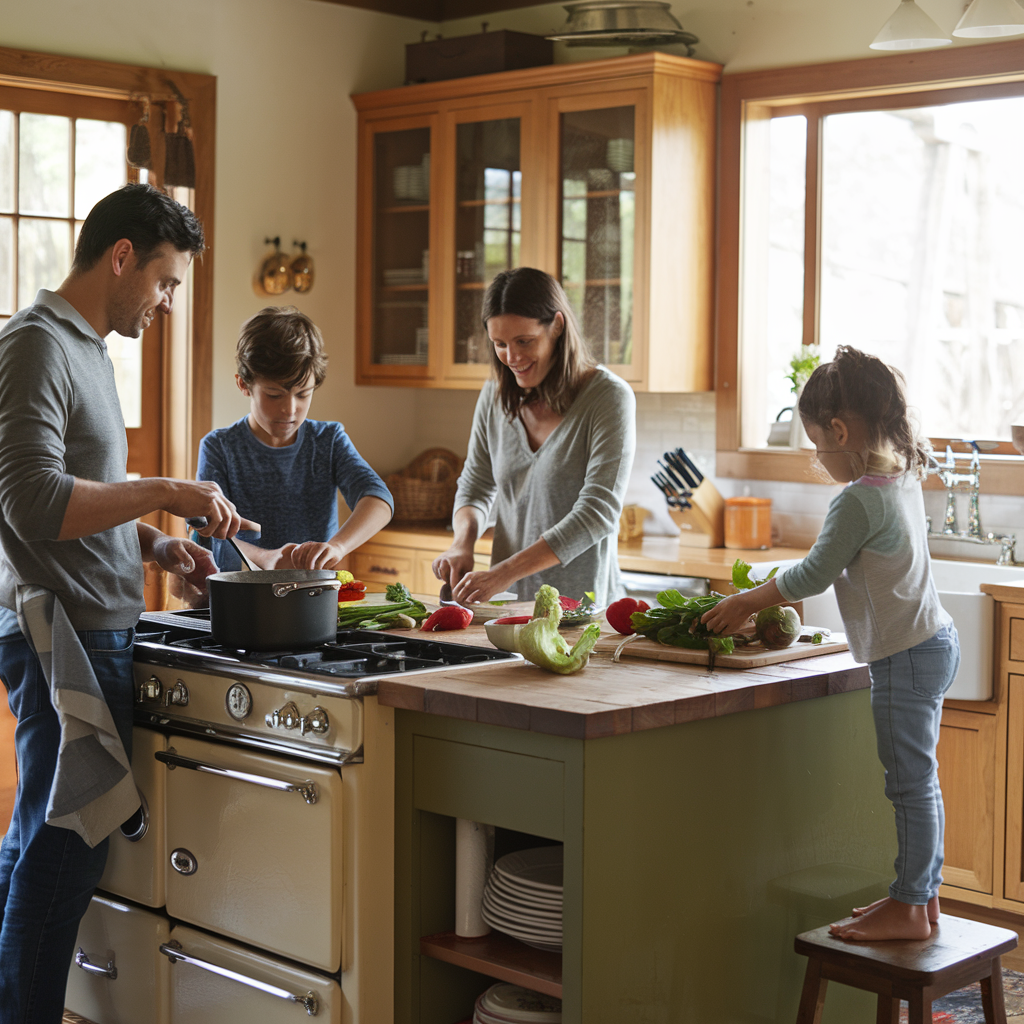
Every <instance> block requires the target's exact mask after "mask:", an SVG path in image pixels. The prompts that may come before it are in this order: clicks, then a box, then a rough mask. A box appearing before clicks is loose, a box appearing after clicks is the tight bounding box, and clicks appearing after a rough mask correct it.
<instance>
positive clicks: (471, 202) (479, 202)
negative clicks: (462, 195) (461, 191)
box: [459, 196, 522, 209]
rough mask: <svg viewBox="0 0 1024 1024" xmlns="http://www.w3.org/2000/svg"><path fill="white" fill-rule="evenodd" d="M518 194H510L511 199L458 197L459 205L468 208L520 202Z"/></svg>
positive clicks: (508, 204)
mask: <svg viewBox="0 0 1024 1024" xmlns="http://www.w3.org/2000/svg"><path fill="white" fill-rule="evenodd" d="M521 202H522V199H521V198H520V197H519V196H512V198H511V199H460V200H459V207H460V208H461V209H469V208H470V207H474V206H510V205H511V204H513V203H521Z"/></svg>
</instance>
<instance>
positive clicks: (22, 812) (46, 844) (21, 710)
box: [0, 629, 135, 1024]
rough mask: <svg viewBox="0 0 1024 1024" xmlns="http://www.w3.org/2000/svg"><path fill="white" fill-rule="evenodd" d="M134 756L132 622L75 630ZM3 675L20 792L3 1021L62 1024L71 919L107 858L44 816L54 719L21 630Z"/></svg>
mask: <svg viewBox="0 0 1024 1024" xmlns="http://www.w3.org/2000/svg"><path fill="white" fill-rule="evenodd" d="M78 635H79V637H80V638H81V640H82V645H83V646H84V647H85V650H86V652H87V653H88V655H89V660H90V662H91V663H92V666H93V670H94V671H95V673H96V679H97V682H98V683H99V685H100V688H101V689H102V690H103V693H104V694H105V696H106V698H107V704H108V705H109V706H110V712H111V714H112V715H113V718H114V723H115V725H116V726H117V731H118V733H119V734H120V736H121V742H122V743H124V748H125V751H126V752H127V753H128V756H129V757H130V756H131V750H132V747H131V743H132V704H133V699H132V697H133V686H132V648H133V645H134V639H135V634H134V630H131V629H123V630H91V631H88V632H83V633H79V634H78ZM0 679H2V680H3V682H4V685H5V686H6V687H7V694H8V704H9V705H10V708H11V712H12V713H13V714H14V717H15V718H16V719H17V720H18V725H17V728H16V730H15V733H14V742H15V748H16V750H17V753H18V793H17V797H16V800H15V804H14V816H13V817H12V819H11V827H10V829H9V830H8V832H7V834H6V835H5V836H4V839H3V844H2V845H0V1024H60V1020H61V1017H62V1015H63V1012H64V991H65V988H66V987H67V977H68V969H69V967H70V965H71V958H72V956H73V955H74V945H75V938H76V936H77V934H78V923H79V921H80V920H81V919H82V916H83V915H84V914H85V912H86V910H87V909H88V907H89V900H90V898H91V897H92V893H93V890H94V889H95V888H96V884H97V883H98V882H99V880H100V876H101V875H102V874H103V867H104V865H105V864H106V860H107V841H106V840H104V841H103V842H102V843H100V844H99V845H98V846H97V847H95V849H91V850H90V849H89V847H88V846H86V844H85V843H84V842H83V840H82V839H81V837H80V836H79V835H78V834H77V833H75V832H71V831H69V830H68V829H63V828H55V827H54V826H52V825H47V824H46V804H47V801H48V800H49V796H50V784H51V783H52V781H53V774H54V770H55V768H56V764H57V752H58V750H59V748H60V725H59V723H58V720H57V713H56V712H55V711H54V710H53V706H52V705H51V704H50V691H49V687H48V686H47V684H46V678H45V676H44V675H43V670H42V667H41V666H40V664H39V660H38V659H37V658H36V656H35V654H34V653H33V651H32V648H31V647H30V646H29V644H28V643H27V642H26V640H25V638H24V637H23V636H22V635H21V634H20V633H17V634H15V635H14V636H10V637H4V638H2V639H0Z"/></svg>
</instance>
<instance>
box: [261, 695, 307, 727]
mask: <svg viewBox="0 0 1024 1024" xmlns="http://www.w3.org/2000/svg"><path fill="white" fill-rule="evenodd" d="M266 722H267V725H268V726H270V728H271V729H297V728H299V725H300V724H301V722H302V716H301V715H300V714H299V709H298V708H297V707H296V706H295V702H294V701H288V703H287V704H285V706H284V707H283V708H278V709H277V710H276V711H271V712H270V714H269V715H267V718H266Z"/></svg>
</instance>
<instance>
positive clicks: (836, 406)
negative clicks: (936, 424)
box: [799, 345, 931, 476]
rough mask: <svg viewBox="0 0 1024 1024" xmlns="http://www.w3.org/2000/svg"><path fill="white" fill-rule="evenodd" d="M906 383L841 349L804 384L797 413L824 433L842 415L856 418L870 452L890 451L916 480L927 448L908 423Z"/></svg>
mask: <svg viewBox="0 0 1024 1024" xmlns="http://www.w3.org/2000/svg"><path fill="white" fill-rule="evenodd" d="M905 383H906V382H905V380H904V377H903V374H902V373H900V371H899V370H897V369H895V368H893V367H891V366H887V365H886V364H885V363H883V362H882V360H881V359H879V358H878V357H877V356H872V355H868V354H867V353H866V352H861V351H859V350H858V349H855V348H850V346H848V345H840V346H839V348H837V349H836V354H835V358H834V359H833V360H832V361H831V362H830V363H822V365H821V366H819V367H818V368H817V369H816V370H815V371H814V373H812V374H811V376H810V377H809V378H808V380H807V383H806V384H804V388H803V391H802V393H801V395H800V404H799V413H800V415H801V416H803V417H804V419H806V420H808V421H809V422H810V423H814V424H815V425H816V426H818V427H820V428H821V429H822V430H828V429H829V427H830V425H831V423H832V420H833V419H835V418H836V417H838V418H839V419H842V418H843V414H844V413H846V414H853V415H855V416H859V417H860V419H861V420H862V421H863V423H864V426H865V428H866V430H867V434H868V449H869V451H870V452H876V453H884V452H886V451H891V452H892V453H893V454H895V455H896V456H897V458H898V459H900V461H901V462H902V463H903V467H904V470H905V472H908V473H911V472H912V473H915V474H916V475H918V476H920V475H921V474H922V472H923V470H924V467H925V465H926V464H927V462H928V456H929V454H930V452H931V448H930V446H929V445H928V443H927V442H926V441H924V440H923V439H921V438H919V437H918V436H917V435H916V433H915V432H914V428H913V426H912V425H911V423H910V418H909V416H908V415H907V399H906V395H905V393H904V387H905Z"/></svg>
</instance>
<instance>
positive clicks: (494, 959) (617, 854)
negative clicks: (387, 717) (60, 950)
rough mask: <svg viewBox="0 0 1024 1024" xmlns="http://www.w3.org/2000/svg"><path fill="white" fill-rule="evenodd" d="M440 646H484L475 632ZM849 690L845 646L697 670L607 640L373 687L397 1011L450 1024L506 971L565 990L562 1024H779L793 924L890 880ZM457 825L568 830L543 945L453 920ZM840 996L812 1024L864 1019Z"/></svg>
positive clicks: (788, 1004) (835, 909) (864, 999)
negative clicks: (557, 669)
mask: <svg viewBox="0 0 1024 1024" xmlns="http://www.w3.org/2000/svg"><path fill="white" fill-rule="evenodd" d="M449 636H450V634H449ZM459 639H460V640H461V641H462V642H466V643H486V642H487V641H486V639H485V637H484V635H483V629H482V627H471V629H470V630H469V631H467V632H466V633H465V634H460V635H459ZM868 685H869V683H868V674H867V669H866V668H865V667H864V666H862V665H858V664H857V663H856V662H855V661H854V659H853V658H852V656H851V655H849V654H834V655H830V656H823V657H812V658H807V659H804V660H801V661H798V662H791V663H786V664H780V665H773V666H768V667H766V668H760V669H756V670H749V669H748V670H724V669H722V670H718V671H717V672H716V673H715V674H714V675H711V676H709V675H708V673H707V671H706V669H704V668H701V667H698V666H687V665H676V664H664V663H657V662H646V661H640V660H628V661H626V660H623V662H620V663H613V662H612V660H611V656H610V654H609V653H607V652H602V653H599V654H595V655H594V656H592V658H591V661H590V665H589V666H588V668H587V669H586V670H585V671H584V672H582V673H580V674H578V675H575V676H568V677H563V676H555V675H552V674H549V673H547V672H544V671H542V670H540V669H537V668H535V667H533V666H530V665H517V666H509V667H500V668H489V669H481V670H480V671H472V670H466V669H463V670H462V671H460V672H458V673H454V672H453V673H451V674H450V675H447V674H445V673H435V674H430V675H424V676H405V677H398V678H392V679H388V680H381V683H380V688H379V693H378V698H379V701H380V703H381V704H382V705H385V706H390V707H393V708H395V709H396V876H397V877H396V925H397V930H396V1008H395V1009H396V1013H395V1020H396V1021H398V1022H417V1024H454V1022H456V1021H461V1020H463V1019H465V1018H467V1017H468V1016H470V1015H471V1012H472V1005H473V999H474V998H475V996H476V995H477V994H479V993H480V992H481V991H483V990H484V989H485V988H486V987H487V985H488V984H490V983H491V982H492V981H493V980H494V979H495V978H501V979H505V980H515V981H518V982H519V983H522V984H527V985H530V984H531V982H532V984H533V987H536V988H540V989H542V990H544V991H548V992H553V993H555V994H561V995H562V997H563V999H564V1008H563V1010H564V1012H563V1020H565V1021H566V1022H567V1024H569V1022H571V1024H583V1022H586V1024H604V1022H607V1024H613V1022H614V1024H621V1022H624V1021H628V1022H632V1021H637V1022H640V1021H644V1022H647V1021H651V1022H654V1021H659V1022H660V1021H664V1022H666V1024H668V1022H672V1024H677V1022H678V1024H719V1022H730V1024H731V1022H741V1021H742V1022H754V1021H765V1022H767V1021H777V1022H779V1024H783V1022H784V1024H790V1022H791V1021H792V1020H794V1019H795V1014H796V1006H797V1000H798V994H799V987H800V981H801V977H802V971H803V961H802V959H801V958H799V957H797V956H796V954H795V953H794V952H793V937H794V935H795V934H796V933H797V932H799V931H802V930H805V929H807V928H810V927H815V926H817V925H819V924H822V923H825V922H826V921H828V920H835V919H838V918H840V917H842V916H844V915H845V914H846V913H848V911H849V908H850V907H851V906H852V905H854V904H855V903H859V902H861V901H862V900H870V899H872V898H875V897H877V896H879V895H884V892H885V888H886V885H887V884H888V881H889V879H890V877H891V875H890V872H891V865H892V860H893V857H894V854H895V833H894V829H893V825H892V809H891V806H890V805H889V804H888V802H887V801H886V800H885V797H884V795H883V791H882V787H883V779H882V769H881V766H880V765H879V763H878V760H877V757H876V754H875V740H874V728H873V724H872V721H871V715H870V708H869V704H868V690H867V687H868ZM459 817H463V818H469V819H472V820H475V821H481V822H486V823H488V824H492V825H495V826H496V827H497V828H498V830H499V836H498V839H499V842H500V841H503V840H504V841H508V842H511V843H513V844H514V845H515V846H518V847H521V846H523V845H531V844H532V843H543V842H550V841H557V842H562V843H564V853H565V878H564V887H565V889H564V922H563V931H564V948H563V953H562V955H561V956H559V955H558V954H553V953H545V952H542V951H537V950H532V949H530V948H529V947H526V946H523V945H521V944H519V943H516V942H515V941H514V940H509V939H504V938H500V937H491V938H489V939H484V940H472V941H469V942H466V941H460V940H457V939H455V938H454V937H453V936H452V935H451V934H450V933H451V929H452V928H453V923H454V860H455V840H454V834H455V828H454V824H455V819H456V818H459ZM531 837H532V838H531ZM835 988H836V991H835V992H833V993H832V994H831V995H830V997H829V1001H828V1004H827V1006H826V1010H825V1020H826V1021H833V1022H836V1024H838V1022H843V1024H856V1022H858V1021H863V1022H865V1024H867V1022H870V1021H873V1020H874V1019H875V1018H874V1013H875V1007H874V1001H873V999H872V998H871V997H869V996H867V995H866V994H864V993H857V992H854V991H853V990H850V989H844V988H842V986H835Z"/></svg>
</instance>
